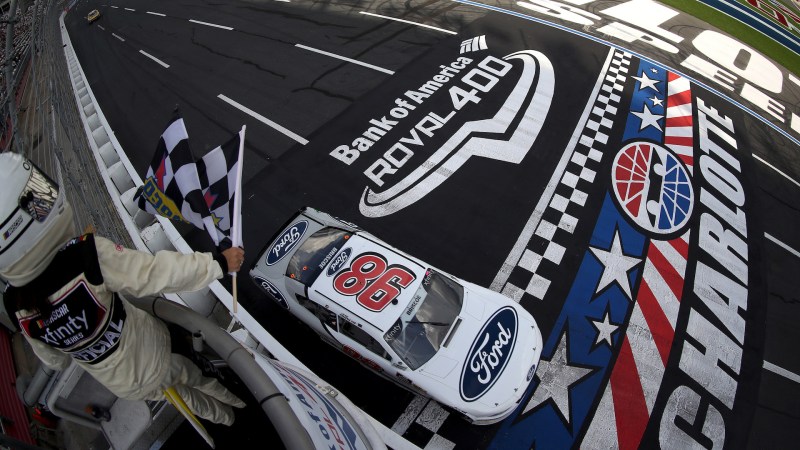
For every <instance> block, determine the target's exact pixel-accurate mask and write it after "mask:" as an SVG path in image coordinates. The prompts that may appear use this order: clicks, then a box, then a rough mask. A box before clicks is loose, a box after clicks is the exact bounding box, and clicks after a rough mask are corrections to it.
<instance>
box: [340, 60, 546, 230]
mask: <svg viewBox="0 0 800 450" xmlns="http://www.w3.org/2000/svg"><path fill="white" fill-rule="evenodd" d="M515 65H517V66H518V70H515V71H513V72H512V70H511V69H512V68H513V67H514V66H515ZM471 66H474V67H472V68H470V67H471ZM440 67H441V68H442V70H441V71H440V72H439V73H437V74H435V75H433V76H432V78H431V80H430V81H428V82H426V83H425V84H423V85H422V86H420V87H419V88H417V89H416V90H408V91H406V92H405V94H404V97H402V98H397V99H395V101H394V105H393V107H392V108H391V109H390V111H389V114H387V115H386V116H383V117H381V118H380V119H371V120H370V121H369V125H368V126H369V128H367V129H366V130H365V131H364V132H363V133H362V134H361V136H358V137H356V138H355V139H354V140H353V141H352V142H351V143H350V144H342V145H339V146H338V147H336V148H334V149H333V150H332V151H331V152H330V155H331V156H332V157H334V158H335V159H337V160H339V161H341V162H343V163H345V164H347V165H348V166H349V165H351V164H352V163H353V162H354V161H356V160H357V159H358V158H359V157H361V156H362V155H364V154H368V153H365V152H368V151H369V150H370V148H372V147H373V146H374V145H376V144H377V143H378V141H380V140H381V139H382V138H383V136H385V135H386V134H387V133H388V132H389V131H391V130H393V129H394V128H396V127H398V126H399V124H400V123H401V121H402V120H403V119H404V118H405V117H408V116H409V115H411V114H412V111H415V110H419V111H416V113H415V114H417V116H419V115H420V111H424V110H425V109H426V106H427V105H425V103H426V100H427V99H428V98H430V97H433V96H437V95H438V96H442V95H448V94H449V97H450V102H449V103H450V106H452V109H450V110H445V111H437V112H433V111H430V112H428V113H427V114H426V115H425V116H423V117H422V118H421V119H420V120H419V121H417V122H416V124H412V123H409V124H408V125H409V127H408V131H407V133H405V136H403V137H401V138H400V139H399V140H398V141H397V142H393V143H392V142H390V143H389V145H386V146H385V147H384V148H386V147H388V150H386V151H385V152H383V154H382V155H381V154H376V155H372V156H368V157H372V158H375V157H377V159H376V160H375V161H374V162H373V163H372V164H371V165H370V166H369V167H368V168H367V169H366V170H365V171H364V172H363V173H364V175H365V176H366V177H367V179H368V180H369V182H370V183H371V184H372V185H373V186H374V187H371V186H368V187H366V188H365V189H364V194H363V195H362V198H361V200H360V205H359V209H360V211H361V213H362V214H363V215H365V216H367V217H382V216H387V215H389V214H393V213H395V212H397V211H400V210H401V209H403V208H405V207H407V206H409V205H411V204H413V203H415V202H417V201H418V200H420V199H421V198H423V197H425V196H426V195H428V194H429V193H430V192H431V191H433V190H434V189H436V188H437V187H438V186H439V185H440V184H442V183H443V182H445V181H446V180H447V179H448V178H449V177H450V176H451V175H452V174H454V173H455V172H456V171H458V169H460V168H461V166H463V165H464V163H466V162H467V160H469V159H470V158H471V157H473V156H482V157H485V158H491V159H496V160H500V161H505V162H510V163H514V164H519V163H520V162H521V161H522V160H523V158H525V156H526V155H527V153H528V151H530V149H531V147H532V146H533V143H534V141H535V140H536V138H537V137H538V135H539V131H540V130H541V128H542V125H543V123H544V119H545V117H546V116H547V112H548V111H549V109H550V101H551V99H552V97H553V87H554V84H555V77H554V74H553V66H552V64H551V63H550V60H549V59H548V58H547V57H546V56H545V55H544V54H542V53H540V52H537V51H532V50H524V51H520V52H515V53H512V54H509V55H507V56H505V57H503V58H502V59H500V58H496V57H494V56H491V55H490V56H486V57H485V58H483V59H482V60H480V61H479V62H477V64H474V61H473V59H471V58H468V57H466V56H461V57H458V58H457V59H456V60H455V61H453V62H452V63H450V64H449V65H442V66H440ZM512 74H518V75H512ZM512 76H514V77H517V78H516V81H510V82H514V83H515V84H514V87H513V89H512V90H511V92H510V94H509V95H508V97H507V98H506V100H505V102H504V103H503V104H502V106H501V107H500V108H499V109H498V110H497V113H496V114H495V115H494V116H493V117H489V118H486V119H482V120H472V121H465V122H463V123H462V125H461V126H460V127H459V128H457V129H455V131H454V132H452V133H451V134H450V136H449V138H448V139H447V140H446V141H445V142H444V143H443V144H441V145H439V144H434V143H432V142H431V141H432V140H433V139H436V134H437V133H441V132H440V131H438V130H441V129H442V128H443V127H444V126H445V125H446V124H448V123H449V122H451V121H453V122H456V121H457V120H459V119H458V117H459V112H461V111H462V110H463V109H464V108H465V107H467V106H468V105H470V104H478V103H479V102H480V101H481V98H485V97H489V96H492V95H493V94H492V90H493V88H494V87H495V86H497V85H498V83H501V82H505V80H507V79H508V78H509V77H512ZM445 89H446V91H445ZM440 90H441V91H444V92H440ZM445 92H446V93H445ZM495 95H496V94H495ZM431 103H433V102H431ZM448 109H449V108H448ZM461 120H462V121H463V120H465V119H461ZM381 144H383V143H381ZM432 145H437V147H433V148H431V146H432ZM421 151H425V154H426V155H428V156H427V159H425V160H422V161H420V160H419V159H420V158H419V156H417V155H418V154H419V153H420V152H421ZM415 158H416V161H415V162H416V163H418V165H417V167H416V169H414V170H413V171H412V172H411V173H409V174H408V175H407V176H405V177H404V178H402V179H396V178H394V176H395V174H396V173H397V172H398V171H399V170H400V169H401V168H403V167H404V166H405V165H406V164H408V163H410V162H411V161H413V160H415Z"/></svg>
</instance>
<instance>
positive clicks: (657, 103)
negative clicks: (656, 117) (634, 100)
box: [650, 95, 664, 106]
mask: <svg viewBox="0 0 800 450" xmlns="http://www.w3.org/2000/svg"><path fill="white" fill-rule="evenodd" d="M650 101H651V102H653V106H661V105H663V104H664V100H663V99H660V98H658V97H656V96H655V95H654V96H653V98H651V99H650Z"/></svg>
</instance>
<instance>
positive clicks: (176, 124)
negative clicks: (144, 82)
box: [134, 113, 219, 245]
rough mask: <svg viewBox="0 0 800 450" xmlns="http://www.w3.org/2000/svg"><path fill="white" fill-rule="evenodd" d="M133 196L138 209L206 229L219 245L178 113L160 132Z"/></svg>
mask: <svg viewBox="0 0 800 450" xmlns="http://www.w3.org/2000/svg"><path fill="white" fill-rule="evenodd" d="M134 198H136V199H137V203H138V205H139V208H141V209H143V210H145V211H147V212H149V213H151V214H158V215H161V216H164V217H166V218H168V219H172V220H179V221H183V222H188V223H191V224H192V225H194V226H196V227H197V228H200V229H201V230H202V229H205V230H207V231H208V233H209V234H210V235H211V238H212V239H213V240H214V244H215V245H219V239H218V233H217V229H216V226H215V224H214V220H213V218H212V215H211V212H210V211H209V209H208V205H207V204H206V201H205V199H204V198H203V189H202V188H201V185H200V178H199V176H198V173H197V164H195V161H194V157H193V156H192V152H191V150H190V149H189V135H188V133H187V132H186V126H185V125H184V123H183V119H182V118H181V117H180V116H178V114H177V113H176V115H175V116H174V117H173V118H172V120H171V121H170V123H169V125H167V129H166V130H165V131H164V133H163V134H162V135H161V139H159V141H158V147H156V153H155V155H154V156H153V161H152V162H151V163H150V167H149V168H148V169H147V176H146V177H145V182H144V185H142V186H141V187H140V188H139V190H138V191H137V192H136V195H135V197H134Z"/></svg>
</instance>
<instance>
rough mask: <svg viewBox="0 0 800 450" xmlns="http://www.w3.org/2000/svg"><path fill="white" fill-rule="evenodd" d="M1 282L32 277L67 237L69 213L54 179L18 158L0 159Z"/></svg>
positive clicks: (4, 155)
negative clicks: (3, 279)
mask: <svg viewBox="0 0 800 450" xmlns="http://www.w3.org/2000/svg"><path fill="white" fill-rule="evenodd" d="M0 193H2V194H0V277H3V278H5V279H6V280H7V281H9V282H10V283H11V284H12V285H15V286H22V285H25V284H27V283H28V282H30V281H31V280H32V279H34V278H36V276H38V275H39V274H40V273H41V272H42V271H44V269H45V268H46V267H47V265H48V264H49V263H50V261H52V259H53V257H55V254H56V252H57V251H58V249H59V248H61V246H63V245H64V243H65V242H66V240H67V239H69V237H71V236H74V233H75V227H74V225H73V223H72V222H73V221H72V216H73V214H72V208H71V207H70V206H69V204H68V203H67V200H66V197H65V195H64V193H63V192H61V190H59V188H58V184H56V183H55V182H54V181H53V180H51V179H50V178H49V177H48V176H47V175H45V174H44V173H43V172H42V171H40V170H39V169H38V168H37V167H36V166H35V165H34V164H33V163H32V162H31V161H29V160H28V159H26V158H25V157H23V156H22V155H19V154H16V153H10V152H6V153H2V154H0Z"/></svg>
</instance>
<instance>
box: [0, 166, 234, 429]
mask: <svg viewBox="0 0 800 450" xmlns="http://www.w3.org/2000/svg"><path fill="white" fill-rule="evenodd" d="M0 192H2V194H1V195H0V277H2V278H3V279H4V280H5V281H7V282H8V284H9V287H8V289H7V291H6V293H5V301H6V304H7V309H8V310H9V312H10V311H15V313H16V318H17V321H18V324H19V326H20V328H21V330H22V333H23V335H24V336H25V338H26V339H27V341H28V342H30V344H31V346H32V347H33V351H34V352H35V353H36V355H37V356H38V357H39V359H41V361H42V362H43V363H44V364H45V365H47V366H48V367H50V368H53V369H56V370H61V369H64V368H66V367H67V366H68V365H69V363H70V362H71V361H75V362H76V363H77V364H78V365H79V366H80V367H81V368H83V369H84V370H85V371H86V372H88V373H89V374H91V375H92V376H93V377H94V378H95V379H97V381H99V382H100V383H102V384H103V385H104V386H106V387H107V388H108V389H109V390H110V391H111V392H113V393H114V394H115V395H117V396H118V397H121V398H126V399H130V400H162V399H164V394H163V391H164V390H165V389H167V388H169V387H175V389H176V391H177V392H178V393H179V394H180V396H181V397H182V398H183V399H184V401H185V402H186V404H187V405H188V406H189V408H190V409H191V410H192V412H194V413H195V414H196V415H197V416H199V417H202V418H205V419H207V420H209V421H211V422H214V423H221V424H225V425H231V424H232V423H233V421H234V414H233V409H232V408H231V406H234V407H238V408H241V407H244V406H245V405H244V403H243V402H242V401H241V400H240V399H239V398H237V397H236V396H235V395H234V394H232V393H231V392H230V391H228V390H227V389H226V388H225V387H224V386H222V385H221V384H220V383H219V382H218V381H217V380H216V379H213V378H207V377H204V376H203V375H202V373H201V371H200V369H199V368H198V367H197V366H196V365H195V364H194V363H192V361H191V360H189V359H188V358H186V357H184V356H181V355H178V354H174V353H172V352H171V350H170V336H169V333H168V331H167V328H166V326H165V325H164V323H162V322H161V321H160V320H158V319H156V318H154V317H153V316H151V315H149V314H148V313H146V312H144V311H142V310H140V309H138V308H136V307H134V306H132V305H131V304H130V303H128V301H127V300H126V299H125V297H123V295H131V296H134V297H145V296H153V295H158V294H161V293H175V292H185V291H195V290H198V289H201V288H204V287H206V286H207V285H208V284H209V283H211V281H213V280H216V279H219V278H221V277H222V276H223V274H224V273H225V272H228V271H231V272H236V271H238V270H239V269H240V267H241V265H242V262H243V261H244V251H243V250H242V249H241V248H238V247H234V248H229V249H227V250H225V251H223V252H222V254H221V255H217V257H216V258H215V257H212V255H211V254H210V253H191V254H181V253H177V252H169V251H161V252H158V253H156V254H155V255H152V254H149V253H144V252H139V251H135V250H130V249H127V248H124V247H122V246H120V245H116V244H114V243H113V242H111V241H109V240H107V239H104V238H102V237H99V236H94V235H93V234H85V235H83V236H78V237H75V236H77V235H78V233H77V231H76V228H75V224H74V222H73V210H72V208H71V206H70V204H69V203H68V202H67V199H66V197H65V195H64V192H63V191H62V190H60V189H59V187H58V185H57V184H56V183H55V182H53V180H51V179H50V178H48V177H47V175H45V174H44V173H43V172H41V171H40V170H39V169H38V168H37V167H36V166H35V165H34V164H32V163H31V162H30V161H29V160H27V159H26V158H24V157H22V156H20V155H18V154H13V153H3V154H0Z"/></svg>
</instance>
